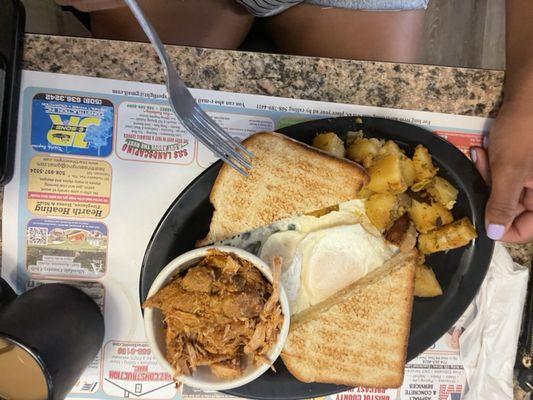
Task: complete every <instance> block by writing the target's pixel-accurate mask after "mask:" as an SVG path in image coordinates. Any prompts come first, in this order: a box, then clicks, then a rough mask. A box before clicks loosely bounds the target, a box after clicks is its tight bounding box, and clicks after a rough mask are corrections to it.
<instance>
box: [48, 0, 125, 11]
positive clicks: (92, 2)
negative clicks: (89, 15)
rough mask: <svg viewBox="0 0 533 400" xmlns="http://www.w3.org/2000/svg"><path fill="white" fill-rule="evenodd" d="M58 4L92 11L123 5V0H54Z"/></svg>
mask: <svg viewBox="0 0 533 400" xmlns="http://www.w3.org/2000/svg"><path fill="white" fill-rule="evenodd" d="M55 1H56V3H57V4H58V5H60V6H71V7H74V8H76V9H78V10H80V11H82V12H92V11H99V10H107V9H110V8H118V7H123V6H125V4H124V1H123V0H55Z"/></svg>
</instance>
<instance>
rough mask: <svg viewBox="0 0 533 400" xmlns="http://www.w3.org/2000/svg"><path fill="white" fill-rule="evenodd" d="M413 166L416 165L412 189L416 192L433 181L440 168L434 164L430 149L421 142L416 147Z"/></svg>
mask: <svg viewBox="0 0 533 400" xmlns="http://www.w3.org/2000/svg"><path fill="white" fill-rule="evenodd" d="M413 166H414V167H415V182H414V184H413V185H412V186H411V189H412V190H413V191H414V192H418V191H420V190H422V189H424V188H425V187H426V186H427V185H428V184H429V183H430V182H431V180H432V178H433V177H434V176H435V175H436V174H437V171H438V170H439V169H438V168H437V167H435V166H434V165H433V161H432V160H431V156H430V155H429V152H428V149H426V148H425V147H424V146H422V145H421V144H419V145H418V146H416V148H415V154H414V155H413Z"/></svg>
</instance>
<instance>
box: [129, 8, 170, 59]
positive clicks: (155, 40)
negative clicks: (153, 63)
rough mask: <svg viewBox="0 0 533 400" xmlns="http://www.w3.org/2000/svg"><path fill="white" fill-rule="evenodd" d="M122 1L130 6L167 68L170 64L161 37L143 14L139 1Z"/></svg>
mask: <svg viewBox="0 0 533 400" xmlns="http://www.w3.org/2000/svg"><path fill="white" fill-rule="evenodd" d="M124 2H125V3H126V4H127V5H128V7H129V8H130V10H131V12H132V13H133V15H134V16H135V18H136V19H137V21H138V22H139V25H140V26H141V28H142V29H143V31H144V33H145V34H146V36H148V39H149V40H150V42H152V44H153V45H154V47H155V50H156V52H157V55H158V56H159V59H160V60H161V63H162V64H163V65H164V66H165V67H167V68H168V66H169V65H170V60H169V58H168V54H167V52H166V50H165V47H164V46H163V43H162V42H161V39H160V38H159V35H158V34H157V32H156V31H155V29H154V27H153V26H152V24H151V23H150V21H148V19H147V18H146V16H145V15H144V12H143V10H142V9H141V7H140V6H139V3H137V0H124Z"/></svg>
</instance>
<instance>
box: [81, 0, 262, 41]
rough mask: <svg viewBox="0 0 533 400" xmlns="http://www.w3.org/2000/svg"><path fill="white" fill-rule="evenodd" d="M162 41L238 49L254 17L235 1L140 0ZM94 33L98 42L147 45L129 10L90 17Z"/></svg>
mask: <svg viewBox="0 0 533 400" xmlns="http://www.w3.org/2000/svg"><path fill="white" fill-rule="evenodd" d="M139 3H140V6H141V7H142V9H143V11H144V12H145V13H146V15H147V17H148V18H149V19H150V21H151V22H152V23H153V24H154V25H155V27H156V29H157V32H158V33H159V35H160V37H161V40H162V41H163V42H164V43H168V44H180V45H189V46H198V47H214V48H220V49H236V48H237V47H239V45H240V44H241V43H242V41H243V40H244V38H245V37H246V34H247V33H248V31H249V29H250V26H251V24H252V22H253V16H252V15H250V14H249V13H247V12H246V10H245V9H244V8H243V7H241V6H240V5H238V4H237V3H236V2H235V1H234V0H202V1H198V0H140V1H139ZM91 30H92V32H93V35H94V36H95V37H98V38H106V39H119V40H134V41H147V39H146V36H145V35H144V33H143V32H142V30H141V28H140V27H139V25H138V24H137V21H136V20H135V18H134V17H133V15H132V14H131V13H130V11H129V9H128V8H126V7H121V8H116V9H111V10H102V11H95V12H92V13H91Z"/></svg>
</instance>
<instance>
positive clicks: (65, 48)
mask: <svg viewBox="0 0 533 400" xmlns="http://www.w3.org/2000/svg"><path fill="white" fill-rule="evenodd" d="M24 46H25V49H24V68H25V69H28V70H35V71H48V72H58V73H65V74H77V75H86V76H96V77H102V78H113V79H122V80H132V81H141V82H155V83H163V74H162V71H161V68H160V67H159V65H158V61H157V58H156V54H155V52H154V51H153V50H152V48H151V46H149V45H147V44H142V43H132V42H119V41H104V40H93V39H82V38H72V37H57V36H45V35H26V38H25V42H24ZM168 50H169V54H170V56H171V58H172V60H173V61H174V63H175V65H176V66H177V68H178V71H179V73H180V75H181V76H182V78H183V80H184V81H185V83H186V84H187V85H188V86H190V87H195V88H203V89H216V90H226V91H232V92H241V93H254V94H263V95H272V96H282V97H292V98H302V99H309V100H322V101H332V102H340V103H353V104H360V105H369V106H379V107H392V108H404V109H412V110H424V111H435V112H442V113H451V114H461V115H475V116H481V117H486V116H494V115H495V114H496V112H497V110H498V107H499V104H500V101H501V93H502V84H503V72H502V71H491V70H478V69H466V68H449V67H438V66H426V65H412V64H392V63H379V62H364V61H350V60H337V59H324V58H312V57H297V56H286V55H273V54H264V53H248V52H237V51H222V50H210V49H199V48H188V47H169V48H168ZM1 199H2V191H1V190H0V204H1ZM0 223H1V220H0ZM508 248H509V250H510V252H511V254H512V256H513V258H514V259H515V260H516V261H517V262H520V263H521V264H528V263H530V262H531V258H532V256H533V243H529V244H523V245H511V246H509V247H508ZM517 398H518V397H517Z"/></svg>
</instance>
